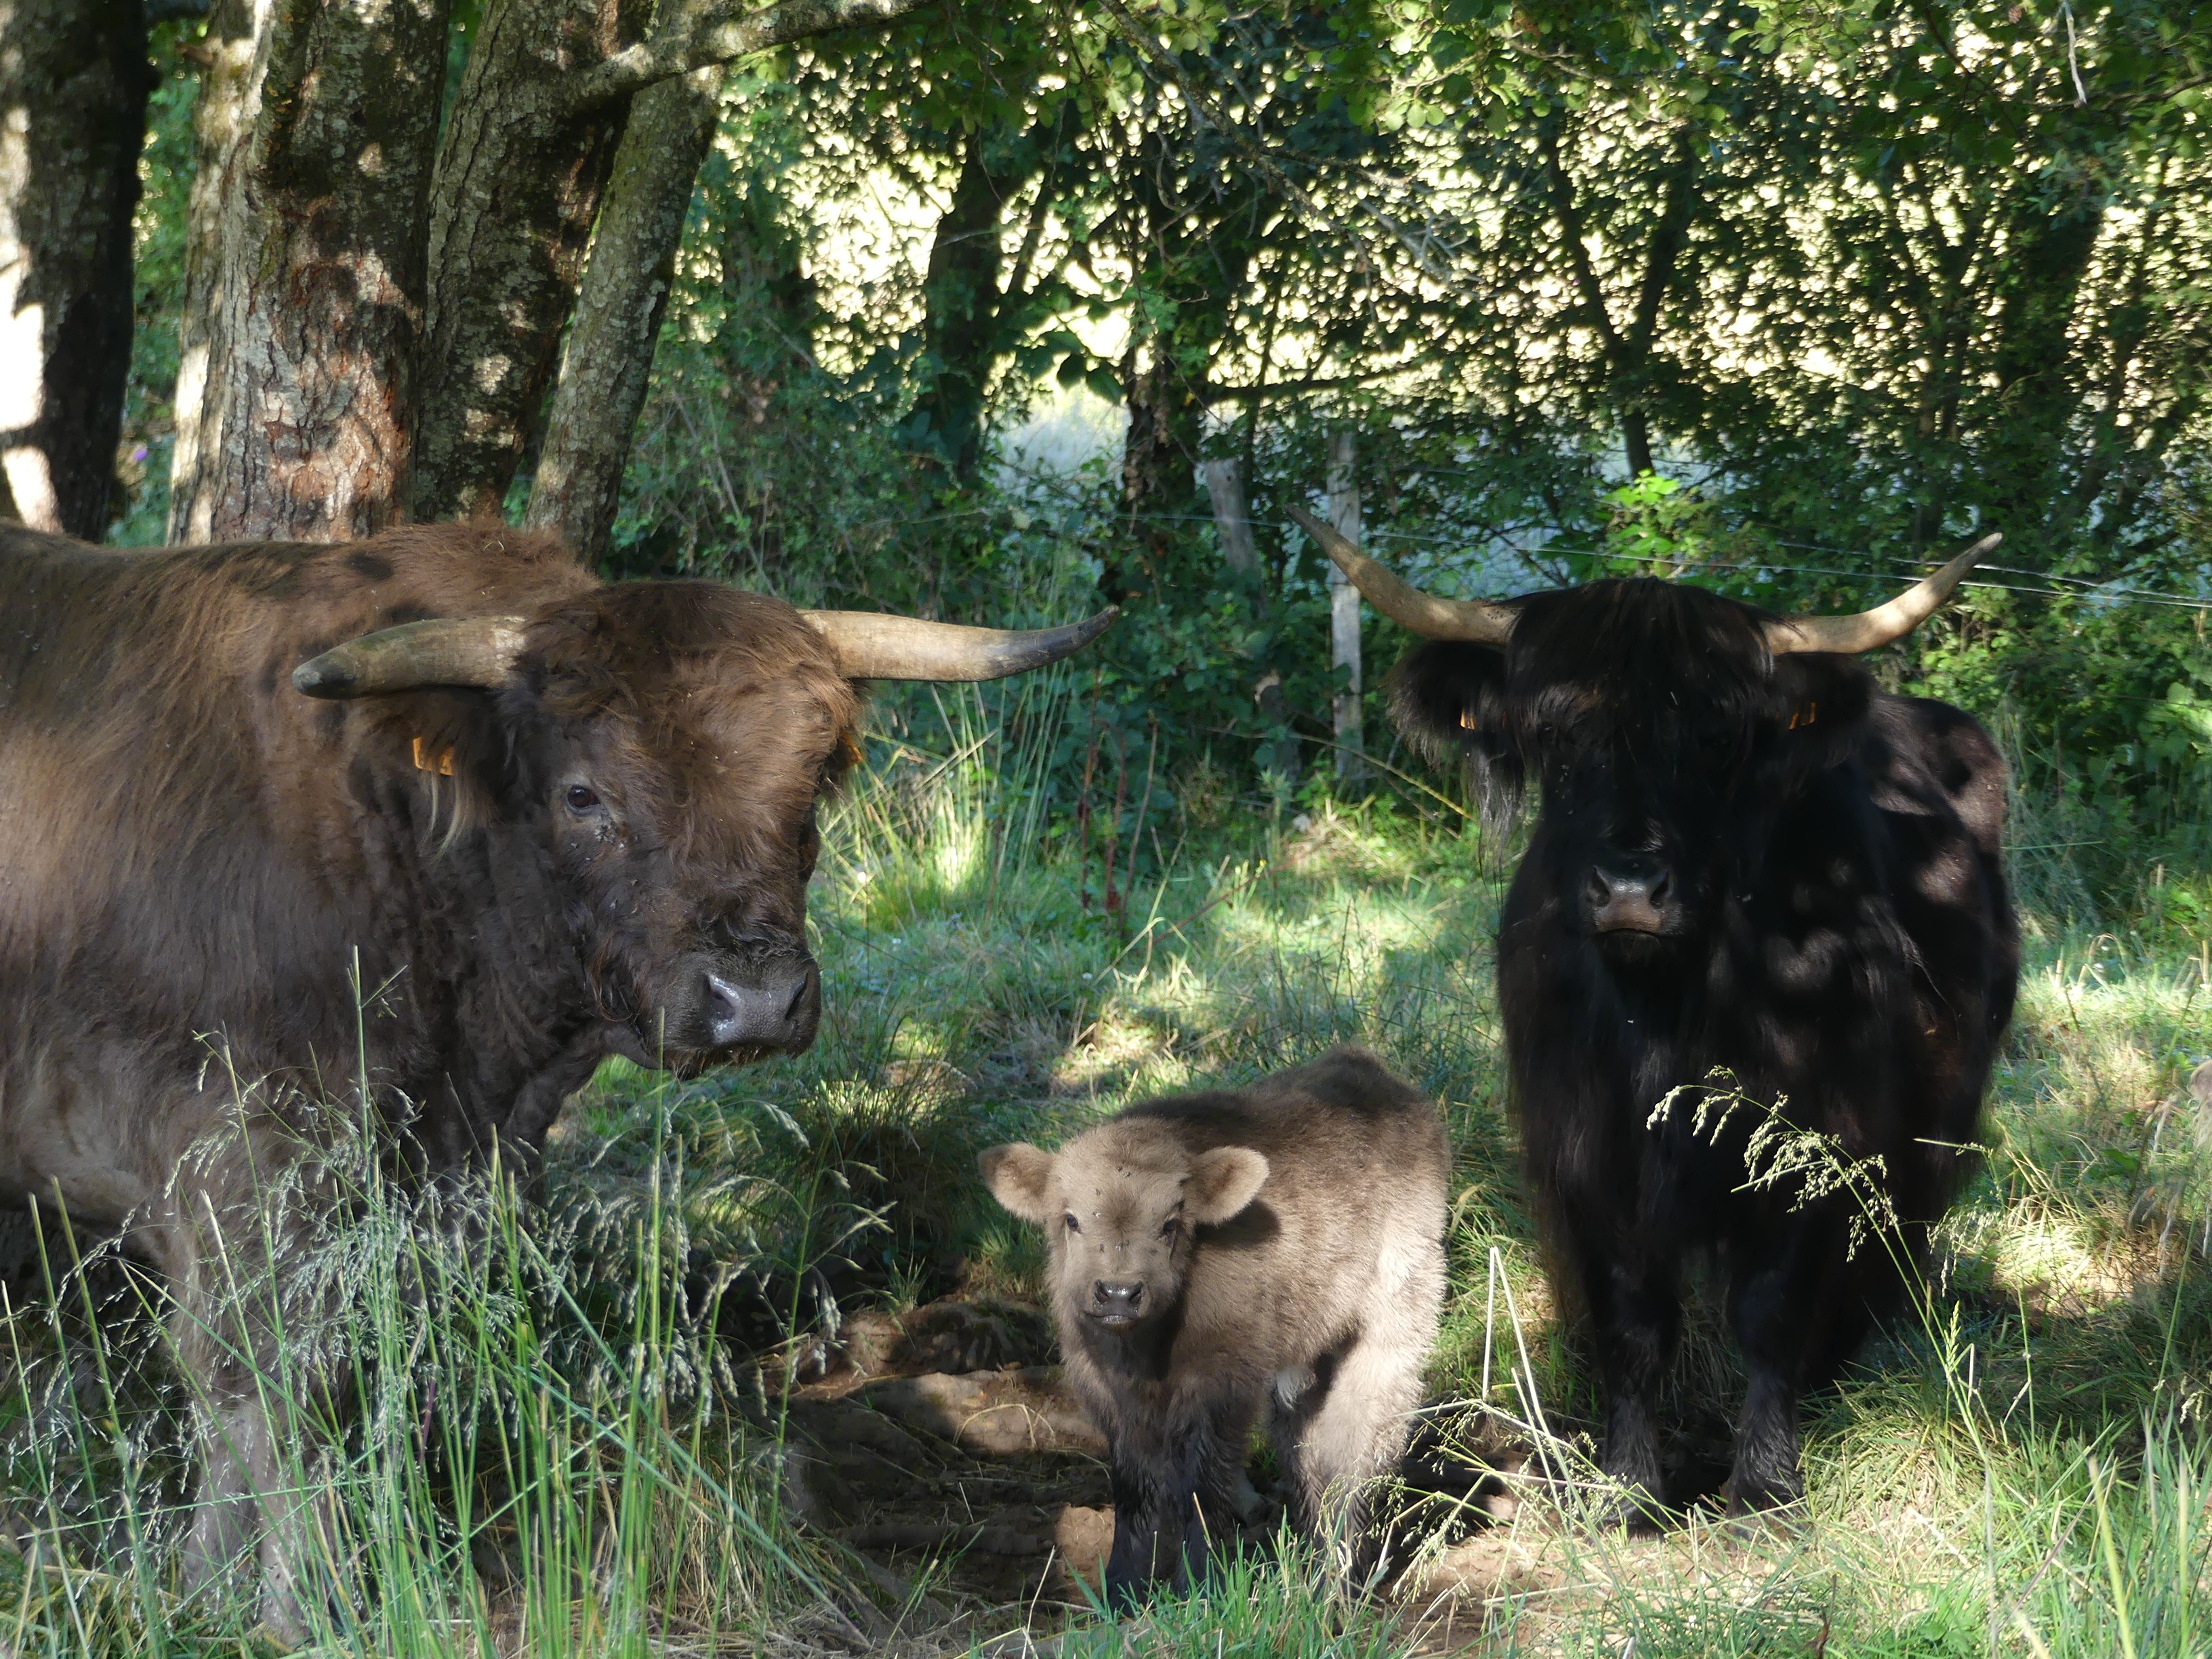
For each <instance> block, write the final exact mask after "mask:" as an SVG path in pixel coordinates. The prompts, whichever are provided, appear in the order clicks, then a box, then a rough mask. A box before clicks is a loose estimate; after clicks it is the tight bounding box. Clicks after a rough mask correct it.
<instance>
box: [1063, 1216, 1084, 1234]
mask: <svg viewBox="0 0 2212 1659" xmlns="http://www.w3.org/2000/svg"><path fill="white" fill-rule="evenodd" d="M1060 1219H1061V1220H1062V1221H1065V1222H1066V1224H1067V1231H1070V1232H1072V1233H1079V1232H1081V1231H1083V1229H1082V1228H1080V1227H1079V1226H1077V1225H1075V1214H1074V1212H1073V1211H1070V1212H1068V1213H1067V1214H1066V1215H1064V1216H1062V1217H1060Z"/></svg>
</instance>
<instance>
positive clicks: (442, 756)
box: [415, 738, 453, 778]
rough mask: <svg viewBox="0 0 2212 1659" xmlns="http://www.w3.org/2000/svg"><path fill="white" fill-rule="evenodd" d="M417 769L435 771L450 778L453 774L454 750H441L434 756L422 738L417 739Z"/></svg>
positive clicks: (419, 770) (418, 770)
mask: <svg viewBox="0 0 2212 1659" xmlns="http://www.w3.org/2000/svg"><path fill="white" fill-rule="evenodd" d="M415 769H416V771H417V772H435V773H436V774H438V775H439V776H441V777H445V778H450V777H451V776H453V750H450V749H447V750H441V751H440V752H439V753H438V754H437V755H436V756H435V757H433V756H432V755H431V753H430V751H429V750H428V748H427V747H426V746H425V745H424V744H423V742H422V738H416V739H415Z"/></svg>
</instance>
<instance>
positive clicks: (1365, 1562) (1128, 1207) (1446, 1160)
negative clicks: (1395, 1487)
mask: <svg viewBox="0 0 2212 1659" xmlns="http://www.w3.org/2000/svg"><path fill="white" fill-rule="evenodd" d="M982 1163H983V1175H984V1179H985V1181H986V1182H988V1183H989V1186H990V1188H991V1191H992V1194H994V1196H995V1197H996V1198H997V1199H998V1200H999V1201H1000V1203H1001V1204H1003V1205H1005V1206H1006V1208H1007V1209H1009V1210H1011V1211H1012V1212H1013V1213H1014V1214H1016V1215H1018V1216H1019V1217H1021V1218H1023V1219H1024V1220H1025V1221H1033V1222H1036V1223H1037V1224H1038V1225H1041V1226H1042V1227H1043V1228H1044V1230H1045V1236H1046V1238H1047V1240H1048V1243H1049V1244H1050V1248H1051V1251H1052V1278H1053V1307H1054V1313H1055V1314H1056V1316H1057V1317H1058V1321H1059V1326H1060V1348H1061V1352H1063V1354H1064V1355H1065V1357H1066V1365H1067V1376H1068V1379H1069V1381H1070V1383H1073V1386H1074V1388H1075V1389H1076V1392H1077V1394H1078V1395H1079V1397H1080V1398H1081V1399H1082V1401H1084V1404H1085V1407H1086V1409H1087V1410H1089V1412H1090V1413H1091V1416H1092V1418H1093V1419H1095V1420H1096V1421H1097V1424H1098V1425H1099V1426H1100V1428H1101V1429H1103V1431H1104V1432H1105V1435H1106V1438H1107V1443H1108V1446H1109V1459H1110V1462H1111V1467H1112V1474H1113V1485H1114V1549H1113V1553H1112V1555H1111V1557H1110V1558H1109V1560H1108V1562H1107V1566H1106V1588H1107V1593H1108V1595H1109V1598H1110V1599H1111V1600H1113V1601H1115V1604H1117V1605H1121V1606H1127V1605H1128V1604H1130V1603H1131V1602H1133V1601H1135V1600H1136V1599H1137V1598H1138V1595H1139V1593H1140V1592H1141V1591H1142V1590H1143V1589H1145V1587H1146V1586H1147V1585H1149V1584H1150V1583H1152V1581H1153V1580H1154V1579H1155V1578H1158V1577H1163V1576H1167V1577H1172V1578H1173V1579H1175V1580H1176V1582H1178V1583H1180V1582H1182V1581H1184V1580H1185V1579H1187V1577H1188V1576H1189V1574H1190V1573H1191V1572H1192V1571H1194V1570H1195V1569H1196V1568H1197V1567H1198V1566H1199V1565H1200V1564H1202V1563H1203V1562H1204V1561H1205V1559H1206V1553H1207V1548H1208V1543H1209V1541H1210V1540H1212V1539H1214V1538H1218V1537H1219V1536H1220V1535H1221V1534H1222V1533H1223V1531H1224V1530H1225V1528H1227V1527H1228V1526H1229V1525H1230V1524H1231V1518H1232V1516H1233V1513H1234V1512H1235V1511H1236V1510H1237V1508H1238V1507H1239V1505H1240V1500H1243V1501H1249V1486H1246V1484H1245V1481H1244V1452H1245V1447H1246V1444H1247V1443H1248V1442H1249V1438H1250V1435H1251V1430H1252V1426H1253V1424H1254V1422H1255V1419H1257V1418H1258V1416H1259V1413H1260V1411H1261V1407H1262V1405H1263V1404H1265V1405H1266V1406H1267V1407H1269V1408H1270V1424H1269V1427H1270V1430H1271V1432H1272V1434H1273V1439H1274V1443H1275V1447H1276V1452H1277V1455H1278V1457H1279V1459H1280V1461H1281V1462H1282V1465H1283V1467H1284V1468H1285V1470H1286V1471H1287V1472H1288V1474H1289V1475H1290V1480H1291V1492H1292V1501H1293V1504H1294V1511H1295V1514H1296V1516H1297V1521H1298V1523H1299V1525H1300V1526H1301V1528H1304V1530H1305V1531H1306V1533H1307V1534H1308V1535H1309V1536H1311V1537H1316V1538H1318V1539H1320V1540H1322V1541H1323V1542H1325V1543H1327V1544H1328V1545H1329V1546H1331V1547H1334V1548H1337V1549H1339V1550H1341V1551H1345V1552H1346V1554H1347V1559H1348V1563H1349V1565H1350V1569H1351V1571H1352V1574H1353V1576H1354V1578H1355V1580H1357V1579H1358V1578H1363V1577H1365V1576H1366V1574H1367V1572H1368V1571H1369V1570H1370V1568H1371V1566H1372V1565H1373V1559H1374V1553H1375V1551H1374V1547H1373V1541H1372V1539H1371V1537H1370V1534H1369V1532H1368V1528H1366V1526H1365V1524H1364V1521H1365V1505H1366V1498H1367V1492H1368V1488H1369V1486H1370V1483H1371V1482H1372V1481H1373V1480H1375V1479H1376V1477H1378V1476H1382V1475H1385V1474H1389V1472H1390V1471H1391V1470H1392V1469H1393V1468H1395V1465H1396V1462H1397V1460H1398V1457H1399V1455H1400V1454H1401V1452H1402V1451H1403V1449H1404V1447H1405V1439H1406V1431H1407V1425H1408V1421H1409V1418H1410V1414H1411V1413H1412V1412H1413V1409H1414V1407H1416V1406H1417V1405H1418V1404H1419V1400H1420V1390H1421V1383H1420V1370H1421V1364H1422V1361H1423V1360H1424V1359H1425V1358H1426V1356H1427V1354H1428V1352H1429V1348H1430V1346H1431V1344H1432V1343H1433V1342H1434V1341H1435V1340H1436V1333H1437V1314H1438V1311H1439V1310H1440V1309H1441V1307H1442V1305H1443V1289H1444V1258H1443V1225H1444V1207H1445V1188H1446V1183H1447V1180H1448V1177H1449V1170H1450V1164H1451V1153H1450V1148H1449V1146H1448V1145H1447V1143H1446V1140H1445V1137H1444V1127H1443V1119H1442V1117H1441V1116H1440V1115H1439V1114H1438V1113H1437V1109H1436V1108H1435V1107H1434V1106H1432V1105H1431V1104H1430V1103H1428V1102H1427V1101H1425V1100H1424V1099H1423V1098H1422V1097H1421V1096H1420V1095H1419V1093H1418V1092H1417V1091H1414V1090H1413V1088H1411V1087H1410V1086H1408V1085H1407V1084H1405V1083H1404V1082H1402V1081H1401V1080H1400V1079H1397V1078H1395V1077H1394V1076H1392V1075H1391V1074H1390V1073H1389V1072H1388V1071H1387V1070H1385V1069H1384V1068H1383V1065H1382V1064H1381V1062H1379V1061H1378V1060H1376V1059H1375V1057H1374V1056H1373V1055H1372V1054H1368V1053H1367V1052H1366V1051H1364V1049H1359V1048H1338V1049H1335V1050H1333V1051H1332V1052H1330V1053H1329V1054H1325V1055H1323V1056H1322V1058H1321V1059H1320V1060H1316V1061H1315V1062H1314V1063H1313V1064H1312V1065H1310V1066H1303V1067H1301V1068H1299V1069H1298V1070H1297V1071H1292V1072H1285V1073H1279V1075H1277V1076H1275V1077H1272V1078H1269V1079H1266V1080H1265V1081H1264V1082H1261V1083H1259V1084H1256V1085H1254V1086H1252V1087H1251V1088H1249V1089H1240V1090H1220V1091H1212V1092H1208V1093H1203V1094H1193V1095H1180V1096H1175V1097H1170V1098H1167V1099H1162V1100H1151V1101H1146V1102H1144V1103H1141V1104H1139V1105H1137V1106H1133V1107H1131V1108H1130V1109H1128V1110H1127V1111H1126V1112H1123V1113H1122V1114H1121V1115H1119V1116H1118V1117H1115V1118H1111V1119H1109V1120H1108V1121H1106V1122H1104V1123H1102V1124H1100V1125H1099V1126H1098V1127H1096V1128H1093V1129H1091V1130H1089V1131H1087V1132H1086V1133H1083V1134H1080V1135H1079V1136H1077V1137H1076V1138H1075V1139H1073V1140H1071V1141H1069V1142H1068V1143H1067V1145H1066V1146H1063V1147H1062V1148H1061V1149H1060V1152H1058V1153H1056V1154H1055V1153H1052V1152H1042V1151H1040V1150H1038V1149H1037V1148H1036V1147H1035V1146H1029V1145H1027V1144H1026V1143H1022V1144H1018V1145H1014V1146H995V1147H993V1148H992V1149H991V1150H990V1151H989V1152H985V1153H984V1154H983V1159H982Z"/></svg>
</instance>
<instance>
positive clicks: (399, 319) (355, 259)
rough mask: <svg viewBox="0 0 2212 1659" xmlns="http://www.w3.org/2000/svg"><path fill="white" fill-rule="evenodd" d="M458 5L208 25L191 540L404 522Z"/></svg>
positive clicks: (189, 427) (191, 312) (243, 18)
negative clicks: (436, 169)
mask: <svg viewBox="0 0 2212 1659" xmlns="http://www.w3.org/2000/svg"><path fill="white" fill-rule="evenodd" d="M447 6H448V0H329V3H323V4H307V3H297V0H294V3H283V4H279V3H277V0H222V3H219V4H218V5H217V7H216V9H215V10H214V12H213V13H212V14H211V15H210V19H209V27H208V36H207V42H206V46H207V50H208V53H209V61H208V66H207V68H206V69H205V70H204V77H205V78H204V82H203V88H202V102H201V107H200V111H199V131H198V140H199V155H198V173H197V177H196V179H195V180H194V184H193V220H194V222H193V225H192V229H191V238H192V240H191V246H190V250H189V253H188V256H187V257H188V264H187V271H188V274H187V278H186V294H187V301H186V303H187V317H186V319H185V325H184V331H183V339H182V341H181V344H182V347H183V354H182V359H181V363H180V367H179V375H178V385H177V450H176V459H175V462H174V464H173V472H172V474H171V496H170V507H169V533H170V536H171V538H172V539H173V540H177V541H220V540H227V539H230V538H238V537H246V536H285V537H299V538H306V539H309V540H338V539H343V538H347V537H351V536H362V535H368V534H370V533H372V532H374V531H377V530H380V529H381V528H383V527H384V526H386V524H389V523H392V522H393V521H394V520H396V519H398V517H400V516H401V514H402V512H403V508H404V488H405V483H406V478H407V471H408V466H409V462H410V457H411V454H412V450H413V441H414V410H415V407H416V400H415V386H414V369H415V365H416V339H417V336H418V333H419V331H420V329H421V326H422V316H423V305H424V294H425V280H424V279H425V266H424V261H423V257H422V248H423V236H422V233H423V217H424V209H425V206H426V204H427V202H428V184H429V179H430V168H431V161H432V156H433V150H434V146H435V143H436V139H437V132H438V111H439V101H440V96H441V90H442V88H443V86H444V81H445V72H446V40H447V21H448V19H447Z"/></svg>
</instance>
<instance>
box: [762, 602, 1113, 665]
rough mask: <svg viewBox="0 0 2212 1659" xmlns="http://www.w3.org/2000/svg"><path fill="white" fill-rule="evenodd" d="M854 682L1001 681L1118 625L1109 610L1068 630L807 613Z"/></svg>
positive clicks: (866, 614)
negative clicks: (971, 626)
mask: <svg viewBox="0 0 2212 1659" xmlns="http://www.w3.org/2000/svg"><path fill="white" fill-rule="evenodd" d="M799 615H800V616H802V617H805V618H806V620H807V621H808V622H810V623H813V625H814V628H815V631H816V632H817V633H818V634H820V635H822V637H823V639H824V640H827V641H829V649H830V651H831V652H832V653H834V654H835V655H836V659H837V666H838V667H839V668H840V669H841V670H842V671H843V672H844V675H845V678H848V679H854V680H997V679H1004V678H1006V676H1007V675H1009V674H1021V673H1026V672H1027V671H1029V670H1030V669H1032V668H1042V667H1044V666H1045V665H1047V664H1048V663H1055V662H1058V661H1059V660H1060V659H1061V658H1062V657H1066V656H1071V655H1073V653H1076V652H1078V651H1080V650H1081V649H1082V648H1083V647H1085V646H1086V645H1088V644H1090V643H1091V641H1093V640H1095V639H1097V637H1098V636H1099V635H1101V634H1103V633H1104V632H1105V631H1106V630H1107V629H1109V627H1111V626H1112V625H1113V623H1114V619H1115V617H1118V616H1120V615H1121V611H1119V610H1117V609H1114V608H1111V607H1109V609H1107V610H1104V611H1100V612H1099V613H1098V614H1097V616H1095V617H1086V618H1085V620H1083V621H1082V622H1079V623H1069V624H1068V625H1067V626H1066V627H1065V628H1039V629H1012V628H966V627H963V626H961V625H960V624H959V623H939V622H924V621H922V620H921V618H920V617H894V616H891V615H890V614H889V613H887V612H884V611H800V612H799Z"/></svg>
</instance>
